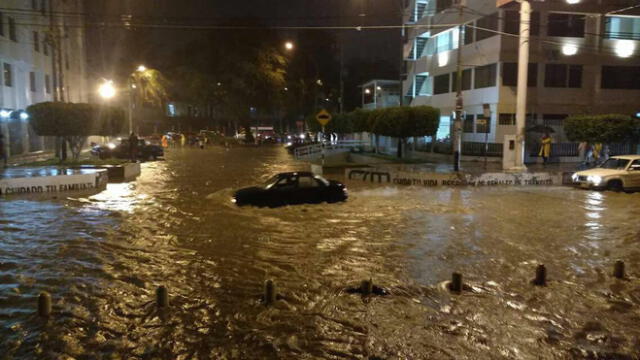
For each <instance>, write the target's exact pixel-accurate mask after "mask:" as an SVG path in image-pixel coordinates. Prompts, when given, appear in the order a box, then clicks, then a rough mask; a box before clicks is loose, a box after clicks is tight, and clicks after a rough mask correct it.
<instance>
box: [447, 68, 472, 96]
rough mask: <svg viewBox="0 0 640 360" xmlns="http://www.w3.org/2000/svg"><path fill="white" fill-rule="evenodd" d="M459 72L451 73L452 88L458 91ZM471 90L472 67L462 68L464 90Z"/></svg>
mask: <svg viewBox="0 0 640 360" xmlns="http://www.w3.org/2000/svg"><path fill="white" fill-rule="evenodd" d="M457 81H458V73H457V72H452V73H451V89H452V91H458V88H457V86H458V83H457ZM465 90H471V69H466V70H462V91H465Z"/></svg>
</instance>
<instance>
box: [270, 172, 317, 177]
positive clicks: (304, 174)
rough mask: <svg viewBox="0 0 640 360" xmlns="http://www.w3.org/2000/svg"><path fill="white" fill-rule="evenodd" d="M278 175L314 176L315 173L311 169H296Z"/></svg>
mask: <svg viewBox="0 0 640 360" xmlns="http://www.w3.org/2000/svg"><path fill="white" fill-rule="evenodd" d="M278 176H281V177H284V176H314V174H313V173H312V172H310V171H295V172H284V173H280V174H278Z"/></svg>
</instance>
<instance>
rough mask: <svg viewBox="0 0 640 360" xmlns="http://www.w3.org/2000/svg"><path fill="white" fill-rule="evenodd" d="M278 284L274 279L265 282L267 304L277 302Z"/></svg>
mask: <svg viewBox="0 0 640 360" xmlns="http://www.w3.org/2000/svg"><path fill="white" fill-rule="evenodd" d="M276 290H277V289H276V284H275V283H274V282H273V280H271V279H269V280H267V281H265V282H264V303H265V304H267V305H271V304H273V303H274V302H276V298H277V295H278V294H277V291H276Z"/></svg>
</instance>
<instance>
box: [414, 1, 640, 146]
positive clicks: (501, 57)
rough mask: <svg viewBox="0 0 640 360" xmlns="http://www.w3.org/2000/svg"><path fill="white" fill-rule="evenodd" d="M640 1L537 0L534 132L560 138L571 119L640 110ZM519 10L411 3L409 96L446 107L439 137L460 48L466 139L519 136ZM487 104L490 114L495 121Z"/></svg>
mask: <svg viewBox="0 0 640 360" xmlns="http://www.w3.org/2000/svg"><path fill="white" fill-rule="evenodd" d="M461 1H462V3H460V2H461ZM460 5H461V6H462V15H460V11H459V6H460ZM637 5H638V2H637V0H546V1H531V6H532V10H533V13H532V14H531V22H530V27H531V35H532V36H531V41H530V62H529V81H528V84H529V88H528V100H527V113H528V116H527V125H528V127H531V126H533V125H534V124H540V125H546V126H549V127H551V128H552V129H553V130H555V134H554V135H553V136H554V137H555V138H556V141H559V142H561V141H565V139H564V133H563V129H562V122H563V119H564V118H566V116H567V115H570V114H579V113H625V114H630V115H632V114H636V113H638V112H640V8H639V7H638V6H637ZM519 8H520V5H519V4H518V3H517V2H515V1H513V2H512V3H511V4H508V5H506V6H504V7H502V8H498V7H496V0H412V4H411V11H410V14H409V16H407V17H406V18H405V22H406V24H407V28H408V29H409V30H408V36H407V42H406V44H405V59H406V62H407V74H408V76H407V78H406V80H405V81H404V82H403V94H404V95H405V96H406V99H407V101H406V102H407V103H410V104H411V105H414V106H415V105H430V106H434V107H437V108H439V109H441V114H442V118H441V128H440V130H439V132H438V138H447V137H449V136H450V134H451V124H452V113H453V111H454V110H455V103H456V78H457V72H456V68H457V64H456V63H457V61H456V60H457V52H458V50H459V48H460V50H461V53H460V54H461V62H462V68H463V71H462V95H463V101H464V116H463V141H467V142H484V141H485V137H486V138H488V141H489V142H494V143H502V142H503V139H504V136H505V135H511V134H515V131H516V128H515V113H516V85H517V61H518V34H519V23H520V15H519ZM460 23H462V24H463V26H458V25H459V24H460ZM459 31H462V32H463V33H462V43H461V44H459V40H458V36H459ZM484 104H488V105H489V109H490V110H491V117H490V119H489V121H484V112H483V105H484Z"/></svg>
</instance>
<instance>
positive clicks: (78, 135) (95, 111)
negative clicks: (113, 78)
mask: <svg viewBox="0 0 640 360" xmlns="http://www.w3.org/2000/svg"><path fill="white" fill-rule="evenodd" d="M27 113H28V114H29V119H30V123H31V126H32V127H33V130H34V131H35V133H36V134H38V135H39V136H59V137H62V138H63V139H64V140H65V141H67V142H69V144H70V145H71V151H72V152H73V156H74V159H77V158H78V156H79V155H80V151H81V150H82V146H83V145H84V142H85V140H86V137H87V136H91V135H101V136H112V135H117V134H120V133H122V131H123V129H124V127H125V116H124V111H123V110H122V109H120V108H117V107H113V106H104V105H96V104H84V103H80V104H75V103H63V102H43V103H38V104H34V105H31V106H29V107H28V108H27Z"/></svg>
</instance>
